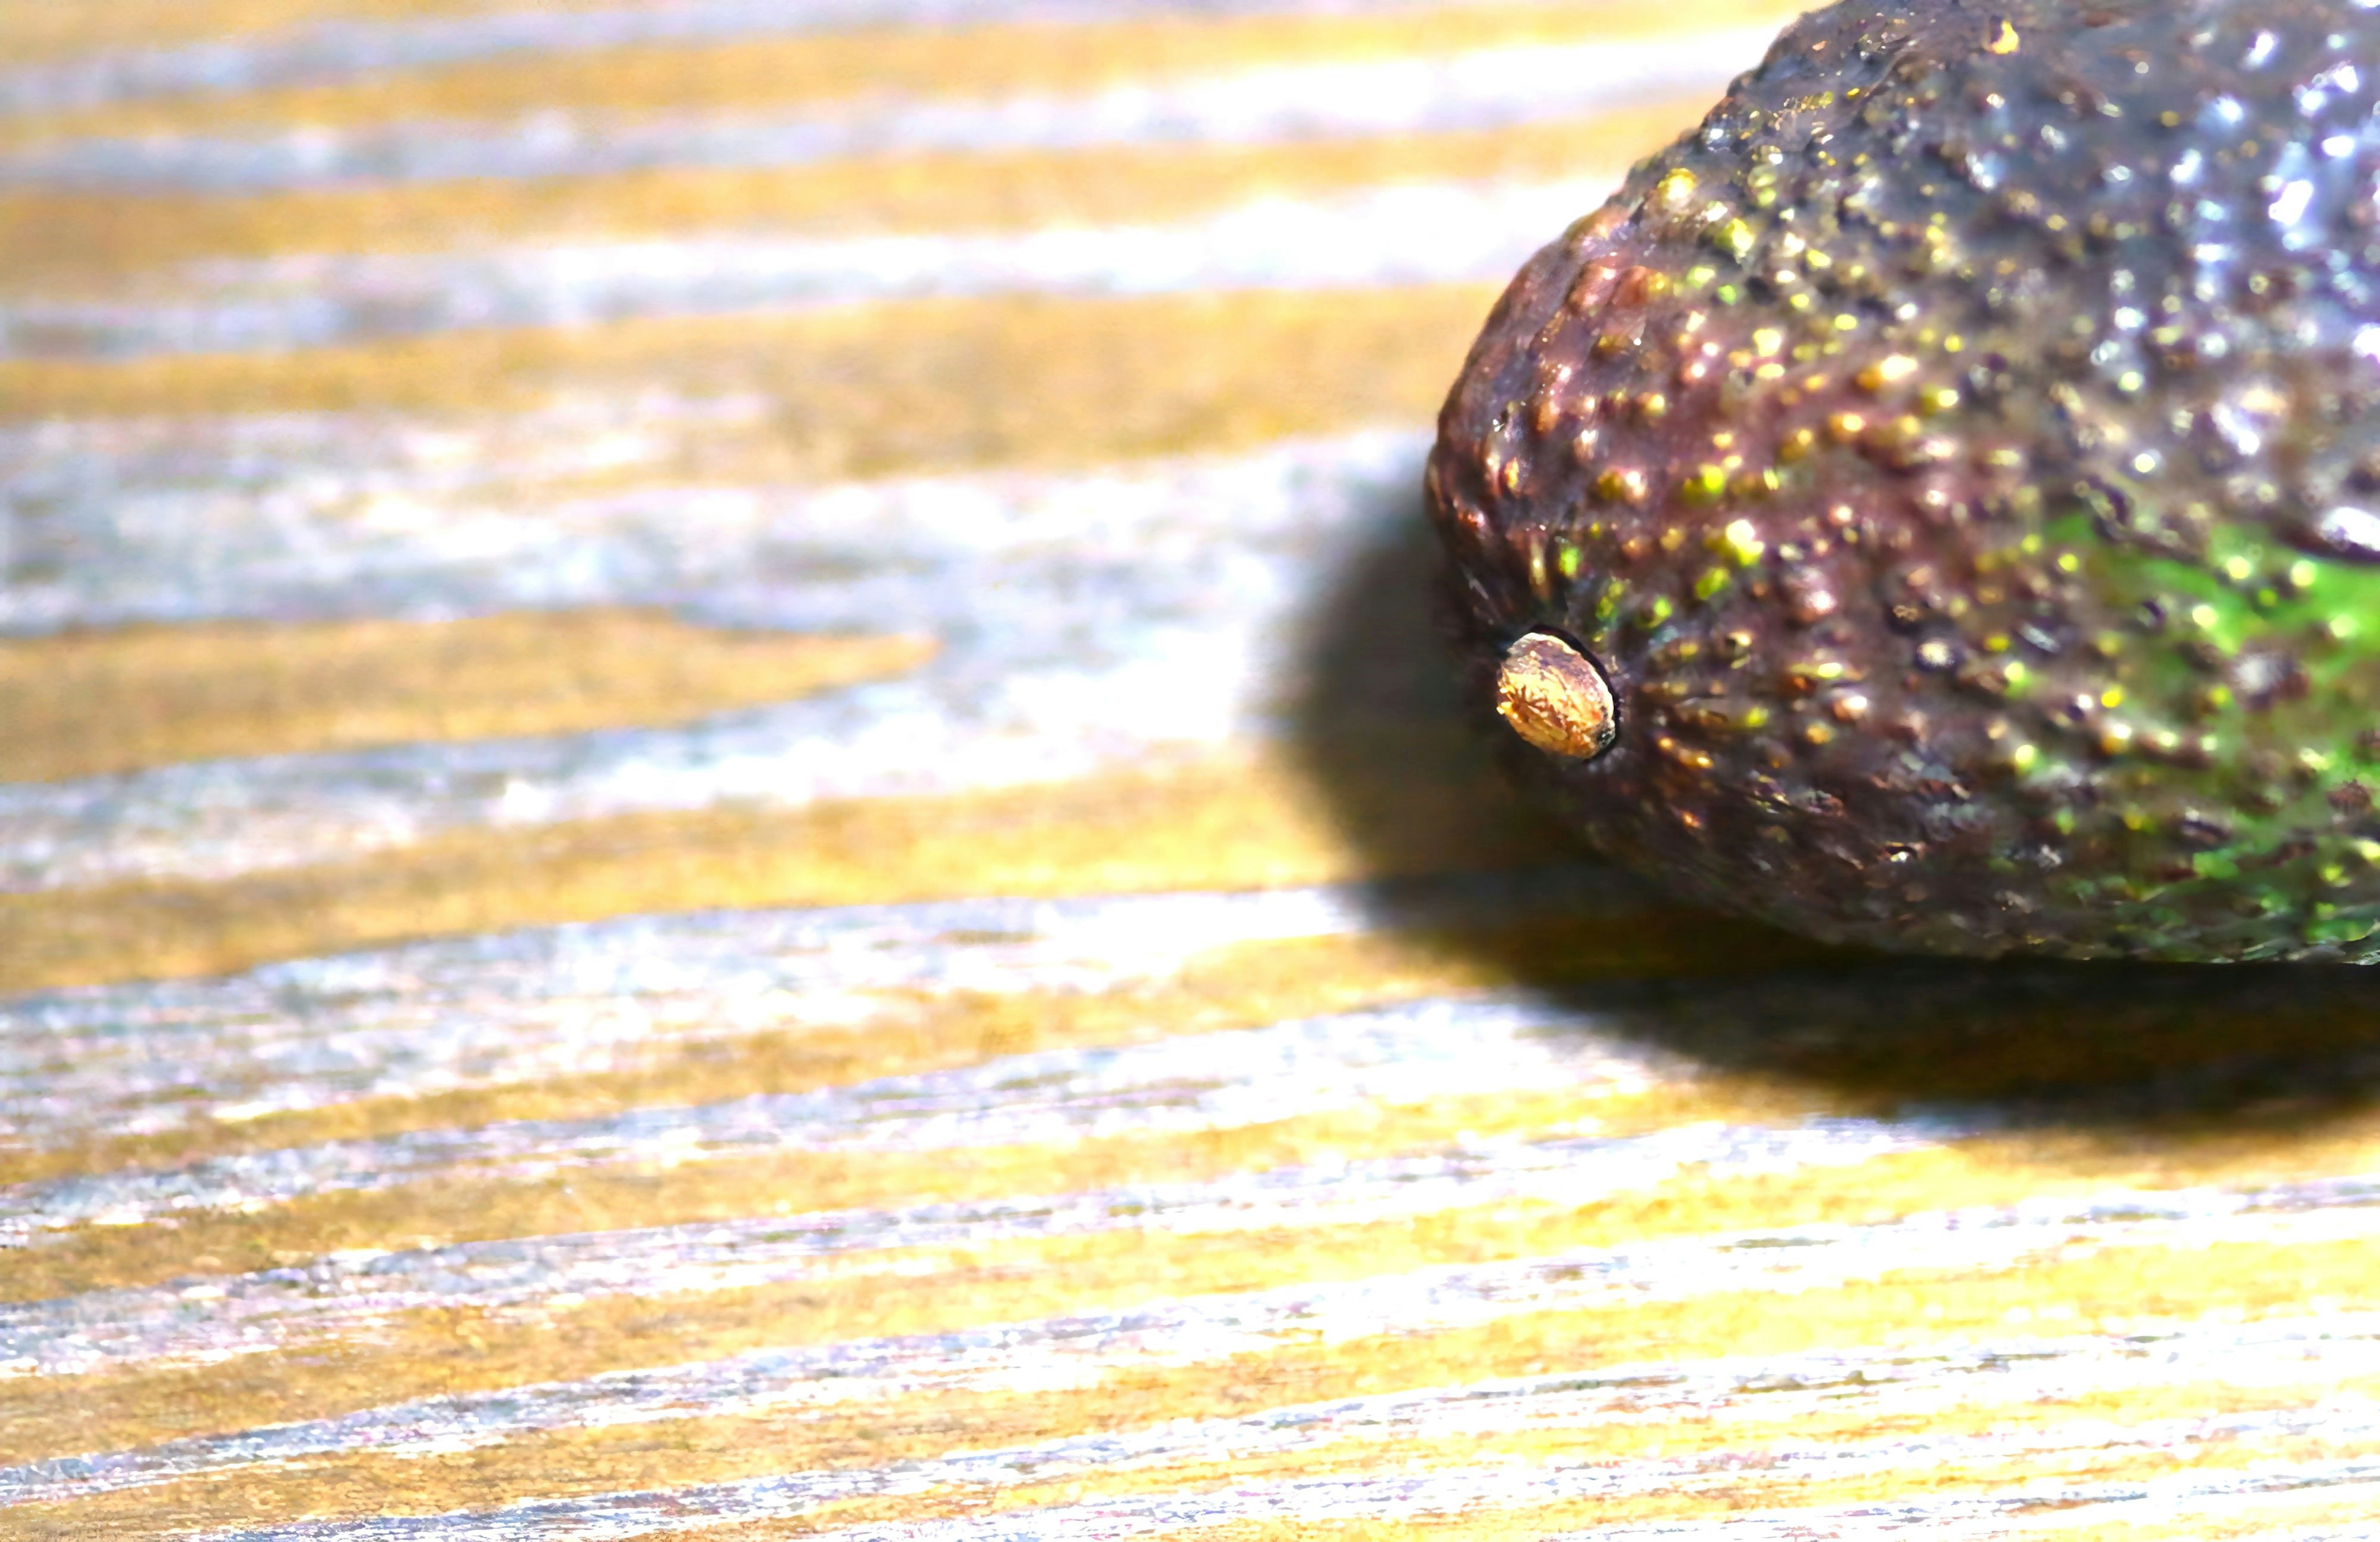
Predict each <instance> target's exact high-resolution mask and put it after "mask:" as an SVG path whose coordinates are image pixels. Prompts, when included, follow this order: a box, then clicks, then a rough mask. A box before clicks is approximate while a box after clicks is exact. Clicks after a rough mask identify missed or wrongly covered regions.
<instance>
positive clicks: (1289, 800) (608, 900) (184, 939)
mask: <svg viewBox="0 0 2380 1542" xmlns="http://www.w3.org/2000/svg"><path fill="white" fill-rule="evenodd" d="M1398 748H1402V749H1403V753H1404V754H1405V755H1406V757H1407V759H1406V762H1405V764H1406V767H1407V768H1408V769H1410V768H1411V767H1413V766H1415V765H1428V766H1433V767H1436V768H1438V769H1439V770H1440V771H1441V772H1442V777H1441V779H1439V780H1436V781H1423V780H1420V779H1415V780H1411V781H1408V780H1405V779H1404V778H1403V777H1401V776H1392V775H1390V774H1388V773H1387V772H1386V771H1385V770H1384V769H1383V768H1380V767H1378V766H1376V767H1375V769H1374V771H1373V772H1372V773H1371V776H1370V777H1368V778H1366V779H1364V780H1361V781H1358V782H1356V783H1354V785H1352V786H1347V787H1342V788H1338V789H1335V790H1334V792H1333V794H1331V795H1329V796H1326V795H1325V794H1324V793H1323V792H1322V791H1321V789H1319V788H1318V787H1316V786H1315V785H1313V784H1312V783H1310V782H1308V781H1307V780H1306V779H1305V775H1304V773H1303V772H1302V771H1301V770H1300V769H1298V768H1297V767H1296V766H1295V764H1293V763H1291V762H1285V761H1283V760H1279V759H1276V760H1271V761H1259V762H1242V761H1231V762H1222V763H1202V764H1199V765H1196V766H1187V767H1181V768H1174V769H1161V768H1160V769H1151V770H1133V771H1120V772H1115V773H1111V774H1108V775H1104V776H1099V777H1094V778H1090V779H1087V780H1085V781H1081V782H1076V783H1065V784H1062V785H1053V786H1039V787H1028V788H1023V789H1016V790H1010V791H1001V792H993V793H985V794H970V795H952V796H940V797H911V798H884V799H876V800H866V801H855V802H841V803H831V804H825V805H820V806H812V807H801V808H795V809H789V810H771V809H767V808H761V807H717V808H710V809H703V810H698V811H695V812H688V813H676V812H671V813H652V814H631V815H622V816H618V817H615V818H612V819H605V820H592V821H586V822H580V823H565V824H558V825H547V826H532V827H502V828H492V829H482V830H474V831H467V832H456V833H452V834H446V835H438V836H432V837H430V838H428V839H426V840H424V841H423V842H421V843H420V844H418V845H414V846H409V847H406V848H402V849H399V850H395V851H391V852H387V853H383V854H381V855H378V856H371V857H370V858H367V859H364V860H359V861H357V862H354V863H351V864H342V865H338V866H333V867H323V868H300V869H296V870H293V871H280V872H268V873H261V874H257V875H254V876H249V877H243V878H238V879H234V880H227V881H224V882H220V883H207V882H167V881H162V880H161V881H154V882H142V883H131V884H125V885H120V886H116V887H113V888H107V889H96V890H65V891H50V892H39V893H25V894H8V895H0V992H6V991H18V990H38V989H42V988H43V987H49V986H58V985H67V984H77V983H81V984H89V983H96V982H99V981H103V980H110V979H138V978H162V977H176V976H190V975H202V974H221V973H226V972H229V971H231V970H234V969H238V968H243V967H247V966H249V965H255V964H259V963H262V962H264V961H266V960H269V959H275V958H293V957H300V956H304V955H307V954H310V953H330V952H336V951H340V950H343V949H348V948H355V947H360V946H365V945H368V944H370V943H375V942H387V941H397V940H400V939H407V938H418V937H432V936H452V935H458V934H463V933H468V932H475V931H492V930H499V929H507V928H513V927H520V926H534V925H540V924H547V923H553V922H562V921H575V920H594V919H598V918H601V917H609V916H628V915H638V914H648V913H657V912H670V911H687V910H699V909H710V908H713V907H719V906H744V907H749V906H758V905H866V904H880V903H890V902H895V901H903V900H922V899H946V898H956V897H962V896H965V895H969V894H1062V893H1121V892H1147V891H1152V890H1163V889H1245V888H1268V887H1279V886H1285V885H1290V884H1301V883H1318V882H1335V881H1340V880H1348V879H1354V878H1362V877H1367V876H1374V875H1378V874H1387V873H1400V872H1404V873H1411V872H1432V871H1438V872H1442V871H1449V870H1453V871H1461V870H1463V869H1465V868H1495V867H1513V866H1523V865H1528V864H1531V863H1535V862H1540V861H1543V860H1545V859H1546V857H1547V856H1548V855H1549V854H1557V853H1561V852H1564V851H1571V850H1575V849H1576V848H1575V847H1574V845H1573V844H1572V843H1571V842H1570V841H1569V840H1568V839H1567V838H1566V837H1565V836H1563V835H1561V834H1560V832H1557V831H1555V830H1554V829H1553V828H1552V826H1551V825H1550V823H1549V821H1548V820H1547V818H1546V817H1545V816H1544V815H1543V814H1542V813H1539V812H1536V811H1529V810H1523V809H1521V808H1519V807H1515V806H1514V805H1513V804H1512V802H1511V800H1510V799H1509V797H1508V796H1505V795H1500V794H1499V792H1498V791H1497V790H1496V788H1495V786H1494V785H1493V783H1492V782H1490V781H1489V780H1488V772H1487V771H1486V768H1485V767H1484V766H1483V765H1482V764H1481V763H1480V760H1479V758H1478V752H1477V750H1476V749H1475V747H1468V746H1451V745H1445V744H1438V743H1431V742H1428V741H1427V740H1424V741H1422V742H1419V743H1409V744H1406V745H1404V746H1402V747H1399V746H1395V745H1384V746H1383V749H1384V750H1391V751H1393V750H1396V749H1398ZM1333 797H1338V798H1343V799H1346V800H1347V801H1349V802H1350V803H1352V804H1353V805H1354V807H1355V808H1357V809H1360V810H1362V811H1363V814H1364V815H1365V816H1366V817H1367V822H1372V823H1377V825H1378V828H1379V829H1381V830H1383V831H1394V832H1398V833H1395V834H1393V835H1390V837H1389V838H1388V839H1386V840H1384V841H1382V842H1380V843H1378V844H1376V845H1374V846H1373V847H1372V848H1371V849H1368V850H1361V851H1359V850H1358V849H1356V848H1355V847H1354V845H1353V844H1351V843H1350V841H1349V840H1348V839H1347V835H1346V833H1345V830H1346V827H1345V823H1344V817H1343V816H1342V814H1341V813H1340V812H1338V811H1337V810H1336V809H1335V808H1334V807H1333V804H1332V801H1331V799H1332V798H1333ZM1375 812H1377V814H1378V819H1377V820H1368V816H1370V815H1372V814H1374V813H1375ZM1674 930H1676V931H1677V932H1678V933H1679V935H1680V945H1682V946H1683V947H1684V948H1685V949H1686V950H1687V951H1686V953H1682V954H1679V955H1676V956H1681V957H1684V956H1692V957H1698V958H1699V957H1711V956H1714V955H1716V954H1717V953H1718V952H1719V951H1720V950H1722V949H1724V948H1725V947H1727V946H1730V945H1731V944H1740V943H1741V942H1742V941H1743V939H1742V938H1732V939H1730V938H1729V937H1728V936H1727V935H1726V934H1725V932H1724V931H1723V930H1722V931H1718V932H1711V931H1709V930H1708V929H1689V928H1674Z"/></svg>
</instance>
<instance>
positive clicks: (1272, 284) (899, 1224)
mask: <svg viewBox="0 0 2380 1542" xmlns="http://www.w3.org/2000/svg"><path fill="white" fill-rule="evenodd" d="M1779 19H1780V13H1779V10H1778V8H1777V7H1776V6H1774V5H1768V4H1745V3H1741V0H1686V3H1684V4H1682V5H1678V6H1666V7H1640V6H1623V5H1620V4H1616V3H1600V4H1554V3H1549V0H1536V3H1525V0H1521V3H1510V4H1485V3H1483V4H1477V5H1473V6H1428V5H1423V4H1401V3H1397V0H1343V3H1341V4H1336V5H1326V4H1321V3H1318V0H1316V3H1301V0H1207V3H1204V4H1193V3H1191V0H1176V3H1167V0H1044V3H1040V4H1034V3H1031V0H987V3H981V4H959V3H958V0H812V3H809V4H782V3H774V0H565V3H548V4H544V5H540V6H529V5H527V4H522V5H521V6H519V8H517V9H511V10H507V9H504V8H501V7H500V6H496V5H493V4H479V3H473V0H171V3H168V0H107V3H105V4H102V3H101V0H0V61H5V63H0V634H5V637H6V641H0V779H5V785H0V1507H5V1508H0V1536H10V1537H17V1536H23V1537H38V1538H60V1539H63V1538H74V1539H78V1542H79V1539H84V1538H102V1537H104V1538H110V1539H136V1538H146V1537H161V1536H206V1537H211V1538H228V1537H235V1536H236V1537H240V1538H246V1539H264V1538H272V1539H274V1542H297V1539H299V1538H332V1537H340V1538H346V1537H356V1538H364V1537H370V1538H387V1539H392V1542H393V1539H397V1538H403V1539H406V1542H433V1539H434V1542H466V1539H471V1542H478V1539H482V1538H490V1539H492V1538H507V1539H510V1538H523V1537H528V1538H574V1539H577V1538H588V1539H595V1538H602V1539H613V1538H629V1537H641V1536H661V1535H669V1536H699V1537H703V1538H706V1539H708V1538H717V1539H719V1542H727V1539H730V1538H734V1539H737V1542H742V1539H746V1538H764V1537H765V1538H775V1537H793V1536H813V1535H822V1536H832V1537H836V1538H850V1539H855V1542H856V1539H858V1538H903V1539H917V1542H924V1539H928V1538H934V1539H940V1538H943V1537H949V1538H953V1539H955V1538H959V1537H966V1538H970V1539H972V1538H977V1537H984V1538H1001V1537H1016V1538H1026V1537H1030V1538H1085V1539H1088V1538H1113V1537H1139V1536H1165V1537H1172V1536H1184V1537H1191V1536H1198V1537H1214V1538H1219V1539H1220V1538H1229V1539H1232V1542H1243V1539H1246V1542H1255V1539H1259V1538H1261V1539H1272V1538H1283V1539H1285V1538H1291V1537H1296V1538H1348V1539H1351V1542H1352V1539H1354V1538H1357V1537H1362V1538H1386V1537H1399V1538H1402V1537H1425V1536H1427V1537H1432V1538H1435V1537H1439V1536H1445V1537H1450V1538H1451V1537H1500V1538H1501V1537H1511V1538H1521V1537H1538V1536H1570V1535H1577V1536H1596V1537H1628V1538H1634V1537H1651V1536H1663V1537H1677V1536H1693V1537H1712V1538H1725V1539H1728V1542H1735V1539H1738V1538H1742V1539H1745V1542H1752V1539H1760V1542H1767V1539H1775V1538H1785V1537H1804V1536H1807V1537H1821V1536H1823V1537H1865V1536H1887V1535H1891V1536H1901V1535H1909V1536H1926V1537H1929V1538H1930V1537H1937V1536H1944V1537H1968V1536H1975V1537H1981V1536H2020V1535H2022V1536H2035V1535H2045V1536H2092V1537H2123V1538H2130V1537H2135V1536H2138V1537H2143V1538H2145V1537H2172V1538H2211V1537H2231V1536H2291V1537H2296V1536H2358V1535H2361V1536H2368V1535H2370V1534H2371V1533H2370V1530H2369V1524H2370V1518H2371V1517H2372V1516H2373V1515H2374V1513H2380V1404H2375V1402H2374V1401H2373V1399H2374V1394H2375V1391H2380V1247H2375V1241H2380V1184H2375V1182H2374V1173H2375V1172H2380V1147H2376V1146H2375V1143H2380V1120H2375V1116H2374V1111H2373V1095H2374V1088H2375V1086H2380V1061H2375V1060H2374V1054H2373V1044H2374V1039H2373V1038H2372V1036H2371V1030H2372V1029H2373V1027H2374V1026H2375V1016H2376V1015H2380V1014H2375V1010H2374V995H2373V992H2372V990H2370V988H2368V987H2367V986H2366V985H2365V983H2364V979H2365V977H2362V976H2360V975H2356V974H2352V973H2344V974H2303V973H2299V974H2289V973H2264V972H2245V973H2240V972H2233V973H2206V972H2201V973H2192V972H2187V971H2169V972H2138V971H2127V970H2109V969H2092V970H2082V969H2058V968H2046V967H2031V966H2010V967H1985V966H1981V965H1925V964H1909V963H1894V962H1889V961H1879V960H1875V959H1867V958H1853V957H1847V956H1841V955H1832V954H1828V953H1822V952H1820V951H1818V950H1815V949H1813V948H1810V947H1807V946H1805V945H1803V944H1801V943H1798V942H1795V941H1791V940H1790V939H1786V938H1781V937H1778V936H1775V935H1772V934H1769V933H1766V932H1762V931H1759V930H1756V929H1752V928H1749V927H1745V926H1742V925H1739V924H1735V923H1731V922H1728V921H1724V920H1720V919H1716V918H1713V917H1706V916H1702V915H1697V914H1694V913H1689V912H1685V911H1681V910H1678V909H1676V908H1674V907H1672V906H1670V905H1667V904H1665V903H1664V902H1663V901H1661V900H1660V899H1659V898H1658V896H1657V895H1654V894H1652V893H1650V892H1647V891H1646V890H1645V889H1643V888H1641V887H1639V886H1638V885H1637V884H1635V883H1634V882H1633V881H1631V880H1627V879H1624V878H1622V877H1621V876H1620V875H1618V874H1615V873H1612V872H1610V871H1609V870H1607V869H1604V868H1598V867H1597V866H1596V865H1594V864H1593V863H1592V862H1591V861H1590V860H1589V859H1587V858H1586V857H1585V855H1584V854H1583V853H1582V852H1581V851H1579V850H1578V849H1577V848H1575V847H1573V845H1571V844H1568V843H1567V842H1566V841H1565V840H1564V838H1563V837H1561V836H1560V835H1559V834H1558V833H1556V832H1553V831H1552V830H1551V829H1550V828H1549V827H1548V825H1547V824H1546V823H1544V822H1543V821H1542V820H1540V819H1539V818H1538V817H1536V815H1534V814H1533V813H1531V812H1530V811H1529V810H1528V809H1527V808H1525V807H1522V806H1520V805H1519V804H1517V803H1516V802H1515V801H1514V800H1513V798H1512V796H1511V795H1508V794H1507V793H1506V792H1505V791H1504V790H1503V785H1502V783H1500V780H1499V779H1498V776H1497V774H1496V772H1495V770H1494V767H1493V765H1492V763H1491V760H1492V757H1491V755H1490V753H1489V751H1488V749H1487V748H1486V747H1484V746H1483V743H1482V741H1481V740H1480V739H1479V738H1478V737H1477V736H1476V735H1475V734H1474V732H1473V729H1472V724H1471V723H1470V722H1469V720H1468V719H1467V717H1466V714H1465V712H1464V710H1463V709H1462V707H1461V705H1460V704H1459V703H1458V702H1457V700H1456V698H1455V693H1454V691H1453V688H1452V686H1451V685H1450V683H1449V681H1448V678H1447V672H1446V670H1445V667H1444V665H1443V663H1442V662H1441V661H1440V660H1439V655H1438V652H1437V650H1436V644H1435V641H1434V639H1433V637H1432V636H1431V634H1430V630H1429V625H1428V620H1427V602H1426V600H1425V597H1424V590H1425V587H1426V578H1427V545H1426V542H1425V540H1423V538H1422V532H1421V529H1420V526H1419V524H1418V515H1417V510H1416V507H1415V483H1416V480H1417V467H1418V462H1419V456H1420V455H1421V452H1422V450H1423V448H1424V446H1425V444H1426V443H1427V426H1428V423H1429V419H1430V417H1431V414H1432V412H1433V411H1434V409H1435V407H1436V404H1437V400H1438V397H1439V393H1440V392H1441V391H1442V390H1443V389H1444V386H1445V383H1446V382H1447V381H1448V380H1449V379H1450V378H1451V375H1452V372H1453V369H1454V366H1455V363H1456V361H1457V360H1458V359H1459V358H1460V356H1461V353H1462V350H1463V347H1464V346H1465V345H1466V343H1467V342H1468V340H1469V338H1470V335H1471V334H1472V331H1473V329H1474V328H1475V326H1476V324H1477V322H1478V320H1479V318H1480V316H1481V315H1482V314H1483V313H1484V311H1485V310H1486V309H1487V306H1488V303H1489V301H1490V300H1491V299H1492V297H1493V296H1494V294H1495V292H1496V289H1497V286H1498V284H1499V282H1500V278H1501V276H1502V275H1503V274H1504V273H1508V272H1509V271H1510V270H1511V269H1512V267H1513V266H1514V265H1515V264H1516V263H1517V262H1518V261H1519V260H1520V259H1521V258H1522V257H1523V256H1524V255H1525V254H1526V252H1527V251H1528V250H1530V249H1532V248H1533V247H1534V246H1535V245H1536V243H1537V242H1539V241H1541V240H1543V239H1545V238H1548V237H1550V236H1551V235H1553V234H1554V233H1556V232H1558V231H1559V230H1560V228H1561V227H1562V226H1563V225H1565V224H1566V223H1567V222H1568V221H1569V220H1570V219H1571V218H1573V216H1575V215H1576V214H1579V213H1582V212H1585V211H1586V210H1587V209H1589V208H1591V207H1593V206H1594V205H1595V204H1596V203H1597V201H1598V200H1600V198H1601V197H1602V195H1603V192H1604V190H1605V189H1607V188H1609V186H1610V185H1612V184H1613V182H1614V181H1616V179H1617V177H1618V176H1619V174H1620V172H1621V169H1622V168H1624V166H1625V165H1626V164H1627V163H1628V162H1629V161H1630V160H1631V159H1632V158H1633V156H1635V155H1637V154H1639V153H1642V152H1645V150H1647V149H1649V148H1651V147H1652V146H1653V145H1655V144H1657V143H1658V142H1659V141H1660V140H1663V139H1664V138H1666V137H1667V136H1668V135H1670V133H1672V132H1675V131H1677V130H1678V129H1679V128H1680V127H1682V126H1683V125H1685V124H1687V123H1689V122H1691V121H1692V118H1693V116H1694V112H1695V111H1696V110H1697V104H1698V103H1701V102H1705V101H1708V100H1710V99H1711V98H1713V97H1714V96H1715V95H1716V94H1717V92H1718V89H1719V87H1720V86H1721V84H1722V83H1723V82H1724V80H1725V79H1726V78H1727V76H1728V75H1730V73H1732V72H1733V71H1734V70H1736V69H1738V68H1740V67H1744V66H1746V65H1748V64H1750V63H1751V62H1752V61H1753V60H1754V59H1755V58H1756V57H1757V55H1758V53H1759V51H1760V48H1761V46H1762V41H1761V40H1762V39H1763V38H1764V37H1765V36H1766V35H1767V33H1768V32H1770V31H1772V30H1774V28H1775V27H1776V25H1777V24H1778V22H1779Z"/></svg>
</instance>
